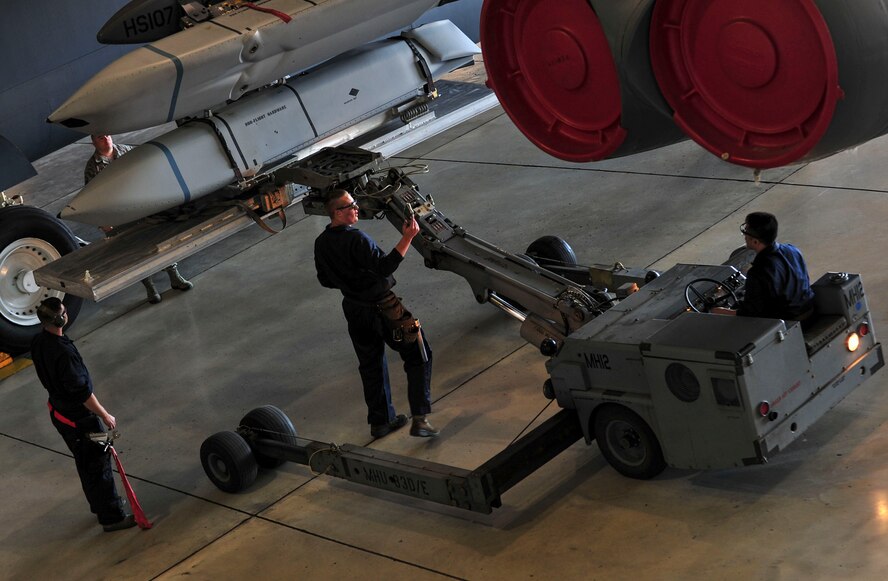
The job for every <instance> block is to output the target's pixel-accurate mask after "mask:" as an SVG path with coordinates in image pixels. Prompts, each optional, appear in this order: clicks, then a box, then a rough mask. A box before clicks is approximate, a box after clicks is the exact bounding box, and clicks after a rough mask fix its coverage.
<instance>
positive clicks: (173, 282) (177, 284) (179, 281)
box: [164, 264, 194, 291]
mask: <svg viewBox="0 0 888 581" xmlns="http://www.w3.org/2000/svg"><path fill="white" fill-rule="evenodd" d="M177 266H178V265H177V264H171V265H169V266H168V267H166V268H164V270H165V271H166V273H167V274H168V275H169V276H170V286H171V287H173V288H174V289H176V290H180V291H187V290H191V289H193V288H194V285H193V284H192V283H191V282H190V281H187V280H185V279H184V278H183V277H182V275H181V274H179V269H178V268H177Z"/></svg>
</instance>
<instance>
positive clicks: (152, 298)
mask: <svg viewBox="0 0 888 581" xmlns="http://www.w3.org/2000/svg"><path fill="white" fill-rule="evenodd" d="M142 284H144V285H145V290H146V291H147V292H148V302H149V303H151V304H152V305H156V304H157V303H159V302H160V301H161V300H163V299H161V297H160V293H159V292H157V287H155V286H154V281H153V280H151V277H150V276H149V277H148V278H143V279H142Z"/></svg>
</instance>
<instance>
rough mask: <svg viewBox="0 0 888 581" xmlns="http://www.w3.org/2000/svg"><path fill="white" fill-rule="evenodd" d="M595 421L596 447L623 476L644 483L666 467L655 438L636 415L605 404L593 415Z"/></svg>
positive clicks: (621, 408) (617, 406)
mask: <svg viewBox="0 0 888 581" xmlns="http://www.w3.org/2000/svg"><path fill="white" fill-rule="evenodd" d="M594 421H595V426H594V427H595V439H596V440H597V441H598V448H599V449H600V450H601V453H602V454H603V455H604V457H605V459H607V461H608V463H609V464H610V465H611V466H613V467H614V469H615V470H616V471H617V472H619V473H620V474H622V475H623V476H628V477H629V478H638V479H640V480H647V479H649V478H653V477H654V476H656V475H658V474H660V473H661V472H662V471H663V470H664V469H665V468H666V461H665V460H664V459H663V450H662V449H661V448H660V442H658V441H657V436H656V435H654V432H653V430H651V428H650V427H649V426H648V425H647V423H645V421H644V420H643V419H641V417H639V416H638V414H636V413H635V412H633V411H631V410H629V409H627V408H625V407H622V406H619V405H608V406H605V407H603V408H601V409H600V410H599V411H598V412H597V413H596V414H595V420H594Z"/></svg>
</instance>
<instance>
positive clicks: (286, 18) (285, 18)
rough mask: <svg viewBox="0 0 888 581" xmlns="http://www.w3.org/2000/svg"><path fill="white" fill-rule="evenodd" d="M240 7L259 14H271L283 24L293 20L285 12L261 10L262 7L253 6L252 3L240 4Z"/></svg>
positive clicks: (268, 9) (269, 9)
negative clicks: (250, 9)
mask: <svg viewBox="0 0 888 581" xmlns="http://www.w3.org/2000/svg"><path fill="white" fill-rule="evenodd" d="M241 5H242V6H246V7H247V8H252V9H253V10H258V11H259V12H265V13H267V14H273V15H274V16H277V17H278V18H280V19H281V20H283V21H284V22H290V21H291V20H293V19H292V18H291V17H290V15H289V14H287V13H286V12H281V11H280V10H275V9H274V8H263V7H262V6H257V5H256V4H253V3H252V2H241Z"/></svg>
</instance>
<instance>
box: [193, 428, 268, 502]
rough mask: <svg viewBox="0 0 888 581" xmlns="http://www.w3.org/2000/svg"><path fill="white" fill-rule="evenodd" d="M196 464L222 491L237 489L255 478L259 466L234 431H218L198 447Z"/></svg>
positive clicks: (247, 484)
mask: <svg viewBox="0 0 888 581" xmlns="http://www.w3.org/2000/svg"><path fill="white" fill-rule="evenodd" d="M200 463H201V465H202V466H203V469H204V472H206V474H207V477H208V478H209V479H210V481H211V482H212V483H213V484H215V485H216V488H218V489H219V490H222V491H223V492H240V491H242V490H245V489H246V488H248V487H249V486H250V485H251V484H253V482H255V481H256V475H257V474H258V470H259V467H258V466H257V464H256V458H255V457H254V456H253V451H252V450H250V445H249V444H247V441H246V440H244V439H243V438H242V437H241V435H240V434H238V433H237V432H218V433H216V434H213V435H212V436H210V437H209V438H207V439H206V440H204V442H203V444H201V446H200Z"/></svg>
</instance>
